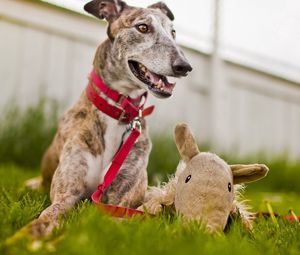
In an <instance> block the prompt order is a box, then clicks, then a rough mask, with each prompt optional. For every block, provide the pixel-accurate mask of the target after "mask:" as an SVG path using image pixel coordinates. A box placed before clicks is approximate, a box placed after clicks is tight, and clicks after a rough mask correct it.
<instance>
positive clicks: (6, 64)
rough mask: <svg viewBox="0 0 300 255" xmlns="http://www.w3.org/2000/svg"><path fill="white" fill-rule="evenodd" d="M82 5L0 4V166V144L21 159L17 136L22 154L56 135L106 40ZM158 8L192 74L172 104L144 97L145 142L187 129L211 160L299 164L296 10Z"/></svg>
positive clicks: (256, 4)
mask: <svg viewBox="0 0 300 255" xmlns="http://www.w3.org/2000/svg"><path fill="white" fill-rule="evenodd" d="M86 2H87V1H86V0H68V1H63V0H45V1H38V0H34V1H33V0H32V1H24V0H23V1H22V0H1V1H0V38H1V40H0V56H1V57H0V81H1V93H0V109H2V111H1V112H2V116H3V118H2V119H3V120H2V121H1V122H2V133H1V132H0V135H1V134H2V135H1V136H2V137H5V139H8V140H7V141H6V140H5V139H4V138H3V139H4V140H5V141H6V142H1V144H2V145H1V147H2V151H3V152H2V153H4V154H5V153H6V156H5V157H4V156H3V159H4V161H5V160H6V158H7V157H9V155H8V154H7V153H8V152H7V151H9V150H8V149H7V147H5V144H6V145H9V146H12V145H11V144H12V143H13V144H15V145H14V146H17V147H18V148H16V149H15V150H16V153H19V155H20V156H19V157H20V158H22V155H23V153H24V147H22V145H16V144H20V143H21V142H18V143H16V142H13V141H14V139H16V137H17V136H18V135H17V134H19V136H25V135H26V137H27V139H24V138H23V140H25V141H26V143H27V146H28V144H30V147H31V148H34V147H32V146H39V145H34V144H44V145H43V146H40V147H41V148H42V149H44V147H45V146H46V144H49V142H50V140H51V138H49V137H52V135H51V136H49V135H48V133H49V132H50V131H49V130H48V131H47V130H46V131H45V130H43V129H42V128H41V127H43V126H45V129H47V128H48V129H50V130H51V132H54V130H55V128H56V123H57V117H58V116H59V115H61V113H62V112H63V111H65V110H66V109H67V108H68V107H70V106H71V105H72V104H74V102H75V101H76V100H77V98H78V97H79V95H80V93H81V92H82V91H83V89H84V88H85V86H86V84H87V76H88V74H89V71H90V70H91V64H92V60H93V56H94V53H95V49H96V47H97V45H98V44H99V43H100V42H102V41H103V40H104V39H105V38H106V32H105V31H106V23H105V22H104V21H100V20H96V19H94V18H93V17H91V16H89V15H87V14H85V13H84V12H83V5H84V4H85V3H86ZM127 2H128V4H131V5H137V6H144V7H146V6H147V5H148V4H151V3H153V1H151V0H150V1H149V0H144V1H138V0H128V1H127ZM165 2H166V3H167V4H168V6H169V7H170V9H171V10H172V11H173V12H174V14H175V27H176V29H177V40H178V43H179V44H180V45H181V46H182V48H183V50H184V51H185V53H186V55H187V57H188V59H189V60H190V62H191V63H192V66H193V68H194V69H193V72H192V73H191V74H190V75H189V76H188V77H187V78H184V79H181V80H179V81H178V82H177V87H176V90H175V93H174V95H173V97H172V98H171V99H168V100H158V99H155V98H153V97H150V103H154V104H155V105H157V107H156V111H155V112H154V114H153V115H152V116H151V117H150V118H149V124H150V126H151V128H150V130H151V132H152V134H154V135H156V134H159V135H160V136H161V135H162V134H165V136H166V137H169V138H171V137H172V129H173V127H174V125H175V124H176V123H178V122H183V121H185V122H187V123H189V124H190V125H191V126H192V129H193V130H194V132H195V134H196V136H197V138H198V139H199V142H200V143H201V144H205V145H209V148H210V149H211V150H213V151H216V152H218V153H224V154H227V155H228V154H230V155H234V156H235V157H248V156H249V155H256V156H257V155H258V156H261V155H263V156H264V157H265V158H275V157H278V156H282V155H283V156H284V157H285V158H286V159H288V160H290V161H295V160H297V159H298V158H299V157H300V145H299V141H300V132H299V131H300V47H299V41H300V33H299V26H300V12H299V11H298V10H300V2H299V1H297V0H275V1H274V0H264V1H260V0H252V1H246V0H240V1H234V0H201V1H192V0H186V1H184V3H183V2H175V1H171V0H166V1H165ZM12 109H13V110H12ZM41 109H42V110H41ZM26 111H27V115H26ZM28 111H29V113H28ZM30 111H31V113H30ZM39 111H43V113H45V111H46V115H45V114H44V115H43V113H41V112H39ZM7 112H9V113H7ZM33 113H35V114H36V115H37V116H38V117H36V116H35V115H34V114H33ZM25 115H26V116H27V117H24V116H25ZM34 116H35V117H34ZM51 116H52V117H51ZM26 118H27V119H26ZM30 118H31V119H30ZM34 118H35V119H34ZM36 118H40V119H39V120H36ZM51 118H52V120H51ZM41 119H43V120H41ZM22 121H23V122H22ZM26 121H27V122H26ZM35 121H37V122H35ZM21 122H22V123H21ZM24 122H26V123H27V124H26V125H28V127H27V128H24V126H26V125H25V124H24ZM4 126H5V127H6V129H5V128H4ZM12 126H14V128H13V127H12ZM38 127H39V128H40V131H38ZM22 128H23V129H24V130H25V131H24V130H23V131H22V130H20V129H22ZM17 129H18V130H19V131H16V130H17ZM5 132H6V133H5ZM22 132H25V133H24V134H23V133H22ZM39 132H40V137H38V133H39ZM51 132H50V133H51ZM3 133H4V134H3ZM30 133H32V139H33V140H32V142H30V139H29V138H28V136H30ZM51 134H52V133H51ZM7 137H10V138H7ZM9 139H12V140H11V142H9V141H10V140H9ZM18 140H19V141H20V140H22V138H21V137H20V138H19V139H18ZM42 149H41V150H42ZM0 150H1V149H0ZM10 150H12V149H10ZM36 150H38V148H37V149H36ZM32 153H34V150H33V151H32ZM26 158H27V159H26V160H29V158H30V157H26ZM20 160H23V161H24V160H25V159H20Z"/></svg>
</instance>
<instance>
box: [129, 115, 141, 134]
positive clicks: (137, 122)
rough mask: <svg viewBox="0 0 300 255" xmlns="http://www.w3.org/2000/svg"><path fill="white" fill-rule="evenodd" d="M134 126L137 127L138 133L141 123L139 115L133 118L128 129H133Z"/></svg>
mask: <svg viewBox="0 0 300 255" xmlns="http://www.w3.org/2000/svg"><path fill="white" fill-rule="evenodd" d="M135 128H136V129H138V131H139V132H140V133H141V132H142V123H141V119H140V117H136V118H134V119H133V121H132V122H131V125H130V129H131V130H133V129H135Z"/></svg>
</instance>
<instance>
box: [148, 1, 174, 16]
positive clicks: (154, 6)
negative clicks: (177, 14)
mask: <svg viewBox="0 0 300 255" xmlns="http://www.w3.org/2000/svg"><path fill="white" fill-rule="evenodd" d="M148 8H152V9H159V10H161V11H162V12H163V14H165V15H167V16H168V18H169V19H170V20H174V15H173V13H172V12H171V10H170V9H169V7H168V6H167V5H166V4H165V3H164V2H157V3H156V4H152V5H150V6H148Z"/></svg>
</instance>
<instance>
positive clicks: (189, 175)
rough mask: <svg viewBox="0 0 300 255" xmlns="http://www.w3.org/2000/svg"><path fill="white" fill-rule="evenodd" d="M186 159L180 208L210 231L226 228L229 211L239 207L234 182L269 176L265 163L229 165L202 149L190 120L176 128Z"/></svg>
mask: <svg viewBox="0 0 300 255" xmlns="http://www.w3.org/2000/svg"><path fill="white" fill-rule="evenodd" d="M175 142H176V145H177V148H178V151H179V153H180V156H181V159H182V162H181V163H180V167H178V169H177V172H176V176H177V178H178V182H177V185H176V192H175V201H174V203H175V208H176V211H177V212H178V213H179V214H180V215H182V216H183V218H184V219H186V220H197V221H201V222H202V223H204V224H205V225H206V226H207V228H208V230H209V231H210V232H216V231H222V230H224V228H225V226H226V223H227V220H228V217H229V214H230V213H231V212H234V211H236V210H237V208H236V206H237V205H236V203H235V187H234V184H239V183H247V182H252V181H256V180H259V179H261V178H263V177H265V176H266V174H267V172H268V168H267V167H266V166H265V165H260V164H254V165H232V166H230V165H228V164H227V163H226V162H225V161H224V160H222V159H221V158H220V157H218V156H217V155H215V154H213V153H209V152H200V151H199V149H198V146H197V143H196V141H195V138H194V136H193V134H192V133H191V131H190V129H189V128H188V126H187V125H186V124H179V125H177V126H176V128H175Z"/></svg>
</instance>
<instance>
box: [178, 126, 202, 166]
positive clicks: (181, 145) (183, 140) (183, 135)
mask: <svg viewBox="0 0 300 255" xmlns="http://www.w3.org/2000/svg"><path fill="white" fill-rule="evenodd" d="M174 133H175V143H176V145H177V149H178V151H179V154H180V156H181V158H182V159H183V160H184V161H185V162H188V161H189V160H190V159H191V158H193V157H194V156H195V155H197V154H198V153H200V151H199V149H198V146H197V143H196V140H195V138H194V136H193V134H192V132H191V130H190V128H189V127H188V125H187V124H185V123H183V124H178V125H176V127H175V132H174Z"/></svg>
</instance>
